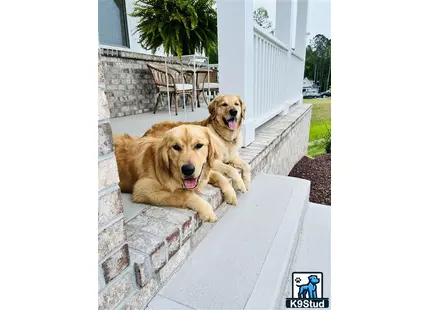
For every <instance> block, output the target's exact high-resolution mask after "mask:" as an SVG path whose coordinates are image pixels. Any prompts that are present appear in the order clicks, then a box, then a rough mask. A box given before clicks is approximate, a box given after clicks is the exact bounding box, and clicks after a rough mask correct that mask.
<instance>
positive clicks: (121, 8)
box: [99, 0, 130, 49]
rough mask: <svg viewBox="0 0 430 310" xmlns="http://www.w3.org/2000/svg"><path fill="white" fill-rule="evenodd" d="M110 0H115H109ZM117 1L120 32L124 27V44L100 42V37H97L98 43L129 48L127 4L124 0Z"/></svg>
mask: <svg viewBox="0 0 430 310" xmlns="http://www.w3.org/2000/svg"><path fill="white" fill-rule="evenodd" d="M111 1H115V0H111ZM117 1H119V4H120V6H119V11H120V21H121V32H122V29H124V33H122V35H123V36H124V41H125V45H118V44H112V43H105V42H101V41H100V37H99V45H100V46H111V47H119V48H126V49H130V35H129V31H128V18H127V6H126V3H125V1H126V0H117Z"/></svg>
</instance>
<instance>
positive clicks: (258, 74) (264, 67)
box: [252, 26, 288, 127]
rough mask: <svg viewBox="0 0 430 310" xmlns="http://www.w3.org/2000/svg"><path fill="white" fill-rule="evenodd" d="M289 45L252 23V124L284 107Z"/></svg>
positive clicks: (258, 122)
mask: <svg viewBox="0 0 430 310" xmlns="http://www.w3.org/2000/svg"><path fill="white" fill-rule="evenodd" d="M287 65H288V47H287V46H286V45H285V44H284V43H282V42H281V41H279V40H278V39H276V38H275V37H274V36H273V35H271V34H270V33H267V32H265V31H264V30H263V29H262V28H261V27H259V26H254V102H253V106H252V109H253V115H254V117H255V126H256V127H258V126H260V125H261V124H264V123H265V122H267V121H268V120H269V119H271V118H272V117H274V116H276V115H277V114H279V113H280V112H282V111H283V110H284V109H285V102H286V101H287V100H288V92H287V85H288V83H287V80H288V76H287V74H288V70H287Z"/></svg>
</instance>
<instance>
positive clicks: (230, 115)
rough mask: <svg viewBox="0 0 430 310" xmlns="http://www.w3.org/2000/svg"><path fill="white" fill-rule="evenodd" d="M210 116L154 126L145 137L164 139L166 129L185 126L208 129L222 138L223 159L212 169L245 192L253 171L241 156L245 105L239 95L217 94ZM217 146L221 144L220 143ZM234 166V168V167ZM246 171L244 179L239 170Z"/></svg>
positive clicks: (210, 108)
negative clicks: (196, 120) (192, 125)
mask: <svg viewBox="0 0 430 310" xmlns="http://www.w3.org/2000/svg"><path fill="white" fill-rule="evenodd" d="M208 109H209V114H210V116H209V117H208V118H207V119H205V120H203V121H200V122H169V121H166V122H161V123H158V124H155V125H153V126H152V127H151V128H150V129H149V130H148V131H147V132H146V133H145V134H144V135H143V136H144V137H161V136H162V135H163V134H164V133H165V132H166V131H167V130H169V129H171V128H174V127H176V126H180V125H183V124H195V125H200V126H205V127H207V128H209V129H210V130H211V131H212V133H213V134H215V135H216V136H217V137H219V139H218V140H219V145H220V149H219V150H218V151H219V153H220V154H221V155H220V159H218V160H215V162H214V165H213V169H214V170H216V171H219V172H221V173H223V174H224V175H227V176H228V177H230V178H231V179H232V181H233V187H234V188H235V189H238V190H240V191H241V192H246V191H247V190H249V186H250V183H251V168H250V166H249V164H248V163H247V162H245V161H244V160H242V159H241V158H240V157H239V149H240V147H241V146H242V134H241V127H242V121H243V120H244V119H245V111H246V106H245V104H244V103H243V101H242V99H241V98H240V96H236V95H218V96H216V97H215V99H214V100H213V101H212V102H211V103H210V104H209V106H208ZM217 145H218V144H217ZM232 166H233V167H232ZM234 167H236V168H239V169H241V170H242V171H243V180H242V178H241V177H240V175H239V173H238V172H237V170H236V169H235V168H234Z"/></svg>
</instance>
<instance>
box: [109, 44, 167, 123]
mask: <svg viewBox="0 0 430 310" xmlns="http://www.w3.org/2000/svg"><path fill="white" fill-rule="evenodd" d="M147 62H162V63H164V58H163V57H160V56H152V55H144V54H137V53H131V52H124V51H118V50H111V49H101V63H102V66H103V70H104V75H105V85H106V89H105V93H106V98H107V101H108V106H109V111H110V116H111V118H115V117H121V116H127V115H132V114H140V113H144V112H150V111H153V108H154V105H155V94H156V87H155V84H154V81H153V79H152V76H151V73H150V71H149V69H148V67H147ZM162 108H163V105H162V104H159V105H158V107H157V109H162Z"/></svg>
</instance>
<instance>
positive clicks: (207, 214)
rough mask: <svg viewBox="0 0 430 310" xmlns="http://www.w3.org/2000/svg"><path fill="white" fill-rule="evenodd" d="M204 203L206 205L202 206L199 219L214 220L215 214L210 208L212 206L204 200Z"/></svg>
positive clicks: (215, 218)
mask: <svg viewBox="0 0 430 310" xmlns="http://www.w3.org/2000/svg"><path fill="white" fill-rule="evenodd" d="M205 203H206V206H205V207H204V208H203V210H202V211H200V212H199V217H200V219H201V220H202V221H204V222H211V223H213V222H216V220H217V216H216V214H215V212H214V210H213V209H212V206H211V205H210V204H209V203H208V202H207V201H205Z"/></svg>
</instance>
